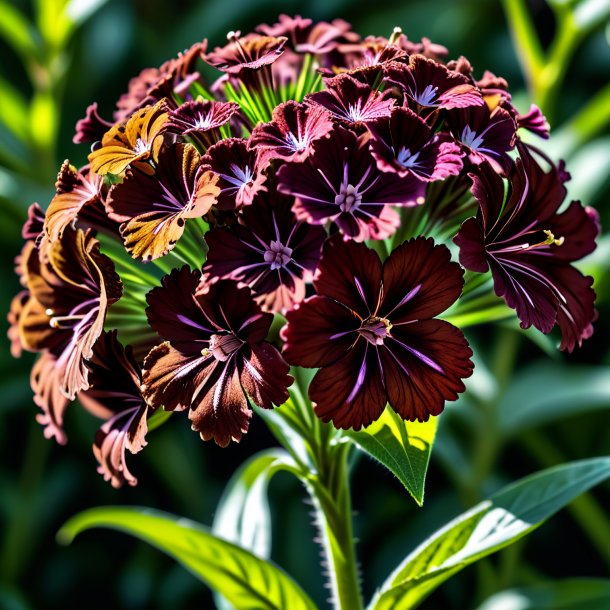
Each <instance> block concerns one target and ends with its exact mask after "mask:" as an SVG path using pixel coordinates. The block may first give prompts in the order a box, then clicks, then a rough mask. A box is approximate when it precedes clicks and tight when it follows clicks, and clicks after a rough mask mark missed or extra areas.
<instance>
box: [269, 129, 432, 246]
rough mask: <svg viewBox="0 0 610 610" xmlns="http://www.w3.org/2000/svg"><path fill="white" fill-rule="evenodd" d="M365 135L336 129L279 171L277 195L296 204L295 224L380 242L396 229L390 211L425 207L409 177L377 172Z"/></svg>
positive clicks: (414, 181)
mask: <svg viewBox="0 0 610 610" xmlns="http://www.w3.org/2000/svg"><path fill="white" fill-rule="evenodd" d="M368 138H369V135H368V134H363V135H362V136H360V137H358V136H356V134H355V133H353V132H352V131H349V130H347V129H344V128H343V127H336V128H335V130H334V132H333V136H332V138H328V139H321V140H318V141H317V142H316V143H315V144H314V154H313V155H312V156H310V157H308V158H307V160H306V161H304V162H303V163H286V164H284V165H283V166H282V167H281V168H280V169H279V171H278V174H277V176H278V181H279V186H278V188H279V190H280V191H281V192H282V193H286V194H287V195H292V196H293V197H295V198H296V203H295V205H294V207H293V210H294V212H295V214H296V216H297V218H298V219H299V220H305V221H306V222H310V223H312V224H324V223H325V222H326V221H328V220H331V221H332V222H335V223H336V224H337V226H338V227H339V229H340V230H341V231H342V232H343V233H344V234H345V235H347V236H348V237H351V238H353V239H356V240H358V241H363V240H365V239H369V238H374V239H384V238H385V237H388V236H389V235H391V234H392V233H393V232H394V231H395V229H396V227H397V226H398V224H399V218H398V214H397V213H396V212H395V210H393V209H392V208H390V207H389V206H390V205H402V206H414V205H418V204H421V203H423V201H424V197H423V195H424V183H423V182H421V181H420V180H418V179H417V178H415V177H414V176H407V177H405V178H401V177H400V176H398V175H397V174H391V173H383V172H380V171H379V169H378V168H377V165H376V164H375V159H374V158H373V157H372V155H371V153H370V151H369V148H368Z"/></svg>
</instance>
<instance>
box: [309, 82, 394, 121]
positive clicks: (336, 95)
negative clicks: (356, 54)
mask: <svg viewBox="0 0 610 610" xmlns="http://www.w3.org/2000/svg"><path fill="white" fill-rule="evenodd" d="M324 84H325V85H326V91H319V92H318V93H313V94H311V95H308V96H307V97H306V98H305V102H306V103H307V104H317V105H320V106H322V107H323V108H326V110H328V111H329V112H330V113H331V114H332V116H333V117H334V118H335V119H337V120H338V121H340V122H341V123H344V124H348V125H350V124H360V123H366V122H368V121H374V120H376V119H380V118H383V117H389V116H390V112H391V110H392V107H393V106H394V104H395V103H396V101H395V100H393V99H386V98H387V95H388V93H389V92H383V93H379V92H378V91H377V90H376V89H372V88H371V87H370V86H369V85H366V84H364V83H361V82H359V81H357V80H356V79H355V78H353V77H352V76H350V75H349V74H340V75H339V76H335V77H333V78H328V79H326V80H325V81H324Z"/></svg>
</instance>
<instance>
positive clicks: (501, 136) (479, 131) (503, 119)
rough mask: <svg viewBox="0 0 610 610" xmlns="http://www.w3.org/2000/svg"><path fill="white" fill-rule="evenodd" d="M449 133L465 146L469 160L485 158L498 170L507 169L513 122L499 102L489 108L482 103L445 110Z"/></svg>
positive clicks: (513, 132) (510, 160)
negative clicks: (492, 107) (470, 106)
mask: <svg viewBox="0 0 610 610" xmlns="http://www.w3.org/2000/svg"><path fill="white" fill-rule="evenodd" d="M447 120H448V122H449V125H450V127H451V131H452V133H453V135H454V136H455V137H456V138H457V139H458V140H459V141H460V142H461V143H462V144H463V145H464V146H465V147H466V148H467V150H468V152H469V158H470V161H471V163H474V164H479V163H482V162H483V161H489V162H490V163H491V164H492V165H493V167H494V168H495V169H496V171H497V172H499V173H504V174H506V173H508V172H509V171H510V167H511V165H512V159H511V157H510V155H509V154H508V153H509V151H511V150H512V149H513V148H514V147H515V141H516V131H517V125H516V123H515V120H514V119H513V117H512V116H511V115H510V114H509V113H508V112H507V111H506V110H504V109H503V108H501V107H500V106H496V107H495V108H494V109H493V110H490V109H489V108H488V106H487V105H486V104H485V105H483V106H476V107H472V108H460V109H456V110H451V111H450V112H449V113H448V119H447Z"/></svg>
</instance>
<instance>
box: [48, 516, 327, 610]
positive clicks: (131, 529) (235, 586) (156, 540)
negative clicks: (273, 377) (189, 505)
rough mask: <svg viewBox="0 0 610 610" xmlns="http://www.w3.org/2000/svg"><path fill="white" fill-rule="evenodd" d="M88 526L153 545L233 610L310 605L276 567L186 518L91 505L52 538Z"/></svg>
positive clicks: (64, 538)
mask: <svg viewBox="0 0 610 610" xmlns="http://www.w3.org/2000/svg"><path fill="white" fill-rule="evenodd" d="M92 527H107V528H111V529H116V530H119V531H122V532H125V533H127V534H131V535H132V536H135V537H137V538H140V539H141V540H144V541H145V542H148V543H149V544H151V545H153V546H155V547H157V548H158V549H160V550H161V551H163V552H165V553H167V554H168V555H170V556H171V557H173V558H174V559H176V560H177V561H179V562H180V563H181V564H182V565H183V566H184V567H186V568H187V569H189V570H190V571H191V572H192V573H193V574H194V575H195V576H196V577H197V578H199V579H200V580H202V581H203V582H204V583H206V584H207V585H208V586H209V587H211V588H212V589H214V590H216V591H219V592H221V593H222V594H223V596H224V597H225V598H226V599H227V600H228V601H229V602H230V603H231V604H233V606H235V608H238V609H239V610H284V609H285V608H290V609H291V610H315V608H316V607H315V605H314V603H313V602H312V601H311V600H310V599H309V597H308V596H307V595H306V594H305V592H304V591H303V590H302V589H301V588H300V587H299V585H297V584H296V583H295V582H294V581H293V580H292V579H291V578H290V577H289V576H288V575H287V574H286V573H285V572H283V571H282V570H281V569H280V568H278V567H277V566H275V565H273V564H271V563H269V562H267V561H264V560H262V559H259V558H258V557H256V556H255V555H253V554H252V553H250V552H249V551H246V550H244V549H242V548H240V547H238V546H237V545H235V544H232V543H230V542H227V541H225V540H222V539H220V538H217V537H216V536H214V535H213V534H212V533H210V531H209V530H208V529H207V528H205V527H203V526H201V525H199V524H197V523H194V522H193V521H189V520H188V519H182V518H180V517H175V516H173V515H170V514H167V513H162V512H159V511H153V510H149V509H145V508H122V507H112V506H110V507H102V508H94V509H91V510H88V511H85V512H82V513H79V514H78V515H76V516H75V517H72V519H70V520H69V521H68V522H67V523H66V524H65V525H64V526H63V527H62V529H61V530H60V531H59V533H58V540H59V541H60V542H63V543H70V542H72V540H73V539H74V537H75V536H76V535H77V534H79V533H80V532H82V531H84V530H86V529H89V528H92Z"/></svg>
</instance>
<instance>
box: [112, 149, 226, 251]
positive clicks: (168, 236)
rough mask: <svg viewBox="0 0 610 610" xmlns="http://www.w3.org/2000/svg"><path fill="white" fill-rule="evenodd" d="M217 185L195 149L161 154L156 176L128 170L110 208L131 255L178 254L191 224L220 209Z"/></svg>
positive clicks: (165, 150) (213, 176) (163, 151)
mask: <svg viewBox="0 0 610 610" xmlns="http://www.w3.org/2000/svg"><path fill="white" fill-rule="evenodd" d="M217 182H218V177H217V176H215V175H214V174H213V173H212V172H211V171H209V169H207V168H206V167H205V166H204V165H203V164H202V163H201V159H200V157H199V153H198V152H197V149H196V148H195V147H194V146H193V145H192V144H175V145H174V146H169V147H165V148H163V149H162V150H161V152H160V153H159V159H158V163H157V166H156V171H155V173H154V174H152V175H151V174H148V173H144V172H140V171H138V170H131V169H129V170H127V172H126V175H125V179H124V180H123V182H121V183H120V184H116V185H115V186H114V187H113V188H112V189H111V190H110V193H109V195H108V200H107V202H106V207H107V209H108V213H109V215H110V217H111V218H112V219H113V220H115V221H117V222H121V223H122V224H121V228H120V231H121V236H122V238H123V241H124V243H125V248H126V249H127V251H128V252H130V253H131V255H132V256H133V257H134V258H140V259H142V260H144V261H150V260H153V259H156V258H159V257H160V256H164V255H165V254H167V253H168V252H169V251H170V250H172V249H173V248H174V246H175V245H176V243H177V241H178V240H179V239H180V237H181V236H182V233H183V232H184V226H185V224H186V222H187V220H188V219H189V218H200V217H202V216H203V215H204V214H206V213H207V212H208V211H209V209H210V208H211V207H212V205H213V204H214V203H216V198H217V197H218V194H219V192H220V188H219V187H218V186H217Z"/></svg>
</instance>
